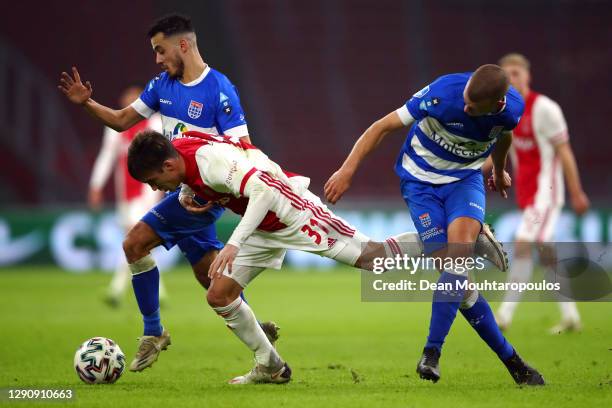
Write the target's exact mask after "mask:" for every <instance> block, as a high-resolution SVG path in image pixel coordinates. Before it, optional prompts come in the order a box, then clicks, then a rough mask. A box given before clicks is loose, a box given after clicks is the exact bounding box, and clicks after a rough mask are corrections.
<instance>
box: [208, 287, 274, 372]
mask: <svg viewBox="0 0 612 408" xmlns="http://www.w3.org/2000/svg"><path fill="white" fill-rule="evenodd" d="M213 309H214V310H215V312H217V314H218V315H219V316H221V317H222V318H223V319H224V320H225V324H226V325H227V327H229V328H230V329H231V330H232V331H233V332H234V334H235V335H236V336H238V338H239V339H240V340H242V342H243V343H244V344H246V345H247V347H248V348H249V349H251V351H253V352H254V353H255V360H257V363H258V364H261V365H263V366H265V367H274V368H276V367H279V366H281V365H282V360H281V358H280V356H279V355H278V353H277V352H276V350H275V349H274V346H272V344H271V343H270V341H269V340H268V338H267V337H266V334H265V333H264V331H263V330H262V328H261V326H260V325H259V323H258V322H257V319H256V318H255V314H254V313H253V311H252V310H251V308H250V307H249V305H248V304H247V303H246V302H244V301H243V300H242V299H241V298H237V299H236V300H234V301H233V302H232V303H230V304H229V305H227V306H222V307H214V308H213Z"/></svg>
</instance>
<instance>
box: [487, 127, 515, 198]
mask: <svg viewBox="0 0 612 408" xmlns="http://www.w3.org/2000/svg"><path fill="white" fill-rule="evenodd" d="M510 146H512V131H506V132H503V133H502V134H501V135H500V136H499V137H498V138H497V143H495V148H494V149H493V151H492V152H491V159H492V160H493V176H492V180H490V182H489V187H490V188H491V189H492V190H494V191H499V193H500V194H501V196H502V197H504V198H508V191H507V190H508V188H510V186H511V185H512V179H511V178H510V175H509V174H508V172H507V171H506V162H507V160H508V152H509V151H510Z"/></svg>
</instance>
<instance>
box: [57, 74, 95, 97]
mask: <svg viewBox="0 0 612 408" xmlns="http://www.w3.org/2000/svg"><path fill="white" fill-rule="evenodd" d="M72 75H73V77H72V76H70V75H68V74H67V73H66V72H62V76H61V78H60V84H59V85H58V86H57V87H58V89H59V90H60V91H62V92H63V93H64V95H66V97H67V98H68V100H69V101H70V102H72V103H76V104H78V105H82V104H84V103H85V102H87V101H88V100H89V98H91V94H92V93H93V88H92V87H91V83H90V82H89V81H87V82H85V84H83V82H81V76H80V75H79V71H77V69H76V67H72Z"/></svg>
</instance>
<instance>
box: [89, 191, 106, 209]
mask: <svg viewBox="0 0 612 408" xmlns="http://www.w3.org/2000/svg"><path fill="white" fill-rule="evenodd" d="M103 199H104V195H103V193H102V190H101V189H99V188H92V189H90V190H89V194H88V195H87V202H88V204H89V208H90V209H92V210H93V211H99V210H100V208H102V200H103Z"/></svg>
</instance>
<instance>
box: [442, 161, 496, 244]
mask: <svg viewBox="0 0 612 408" xmlns="http://www.w3.org/2000/svg"><path fill="white" fill-rule="evenodd" d="M443 197H444V208H445V211H446V215H447V224H448V242H449V243H451V242H452V243H466V244H468V243H474V242H476V239H477V238H478V234H479V233H480V230H481V228H482V224H483V223H484V217H485V207H486V198H485V191H484V183H483V180H482V175H481V174H480V173H474V175H472V176H470V177H467V178H465V179H463V180H461V181H458V182H456V183H453V184H450V185H448V186H445V187H444V191H443Z"/></svg>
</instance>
